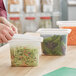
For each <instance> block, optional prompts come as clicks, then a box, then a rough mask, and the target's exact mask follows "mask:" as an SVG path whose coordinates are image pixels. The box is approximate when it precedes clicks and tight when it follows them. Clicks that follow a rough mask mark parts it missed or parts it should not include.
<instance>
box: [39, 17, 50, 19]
mask: <svg viewBox="0 0 76 76" xmlns="http://www.w3.org/2000/svg"><path fill="white" fill-rule="evenodd" d="M40 19H51V17H40Z"/></svg>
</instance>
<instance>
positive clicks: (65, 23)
mask: <svg viewBox="0 0 76 76" xmlns="http://www.w3.org/2000/svg"><path fill="white" fill-rule="evenodd" d="M57 25H58V26H59V27H64V26H67V27H69V26H71V27H74V26H75V27H76V21H57Z"/></svg>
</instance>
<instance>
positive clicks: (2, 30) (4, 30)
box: [0, 23, 15, 43]
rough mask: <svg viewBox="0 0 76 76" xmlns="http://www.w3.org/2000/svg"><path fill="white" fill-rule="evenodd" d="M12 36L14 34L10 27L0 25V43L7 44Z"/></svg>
mask: <svg viewBox="0 0 76 76" xmlns="http://www.w3.org/2000/svg"><path fill="white" fill-rule="evenodd" d="M14 34H15V32H14V31H13V30H12V29H10V27H8V26H6V25H4V24H2V23H0V43H7V42H8V40H11V39H12V36H13V35H14Z"/></svg>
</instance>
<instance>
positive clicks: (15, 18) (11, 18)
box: [10, 17, 20, 20]
mask: <svg viewBox="0 0 76 76" xmlns="http://www.w3.org/2000/svg"><path fill="white" fill-rule="evenodd" d="M10 20H20V17H10Z"/></svg>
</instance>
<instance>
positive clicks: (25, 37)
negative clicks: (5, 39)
mask: <svg viewBox="0 0 76 76" xmlns="http://www.w3.org/2000/svg"><path fill="white" fill-rule="evenodd" d="M12 41H19V42H20V41H33V42H34V41H38V42H43V38H42V37H38V36H31V35H23V34H15V35H14V36H13V38H12V40H10V41H9V42H12Z"/></svg>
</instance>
